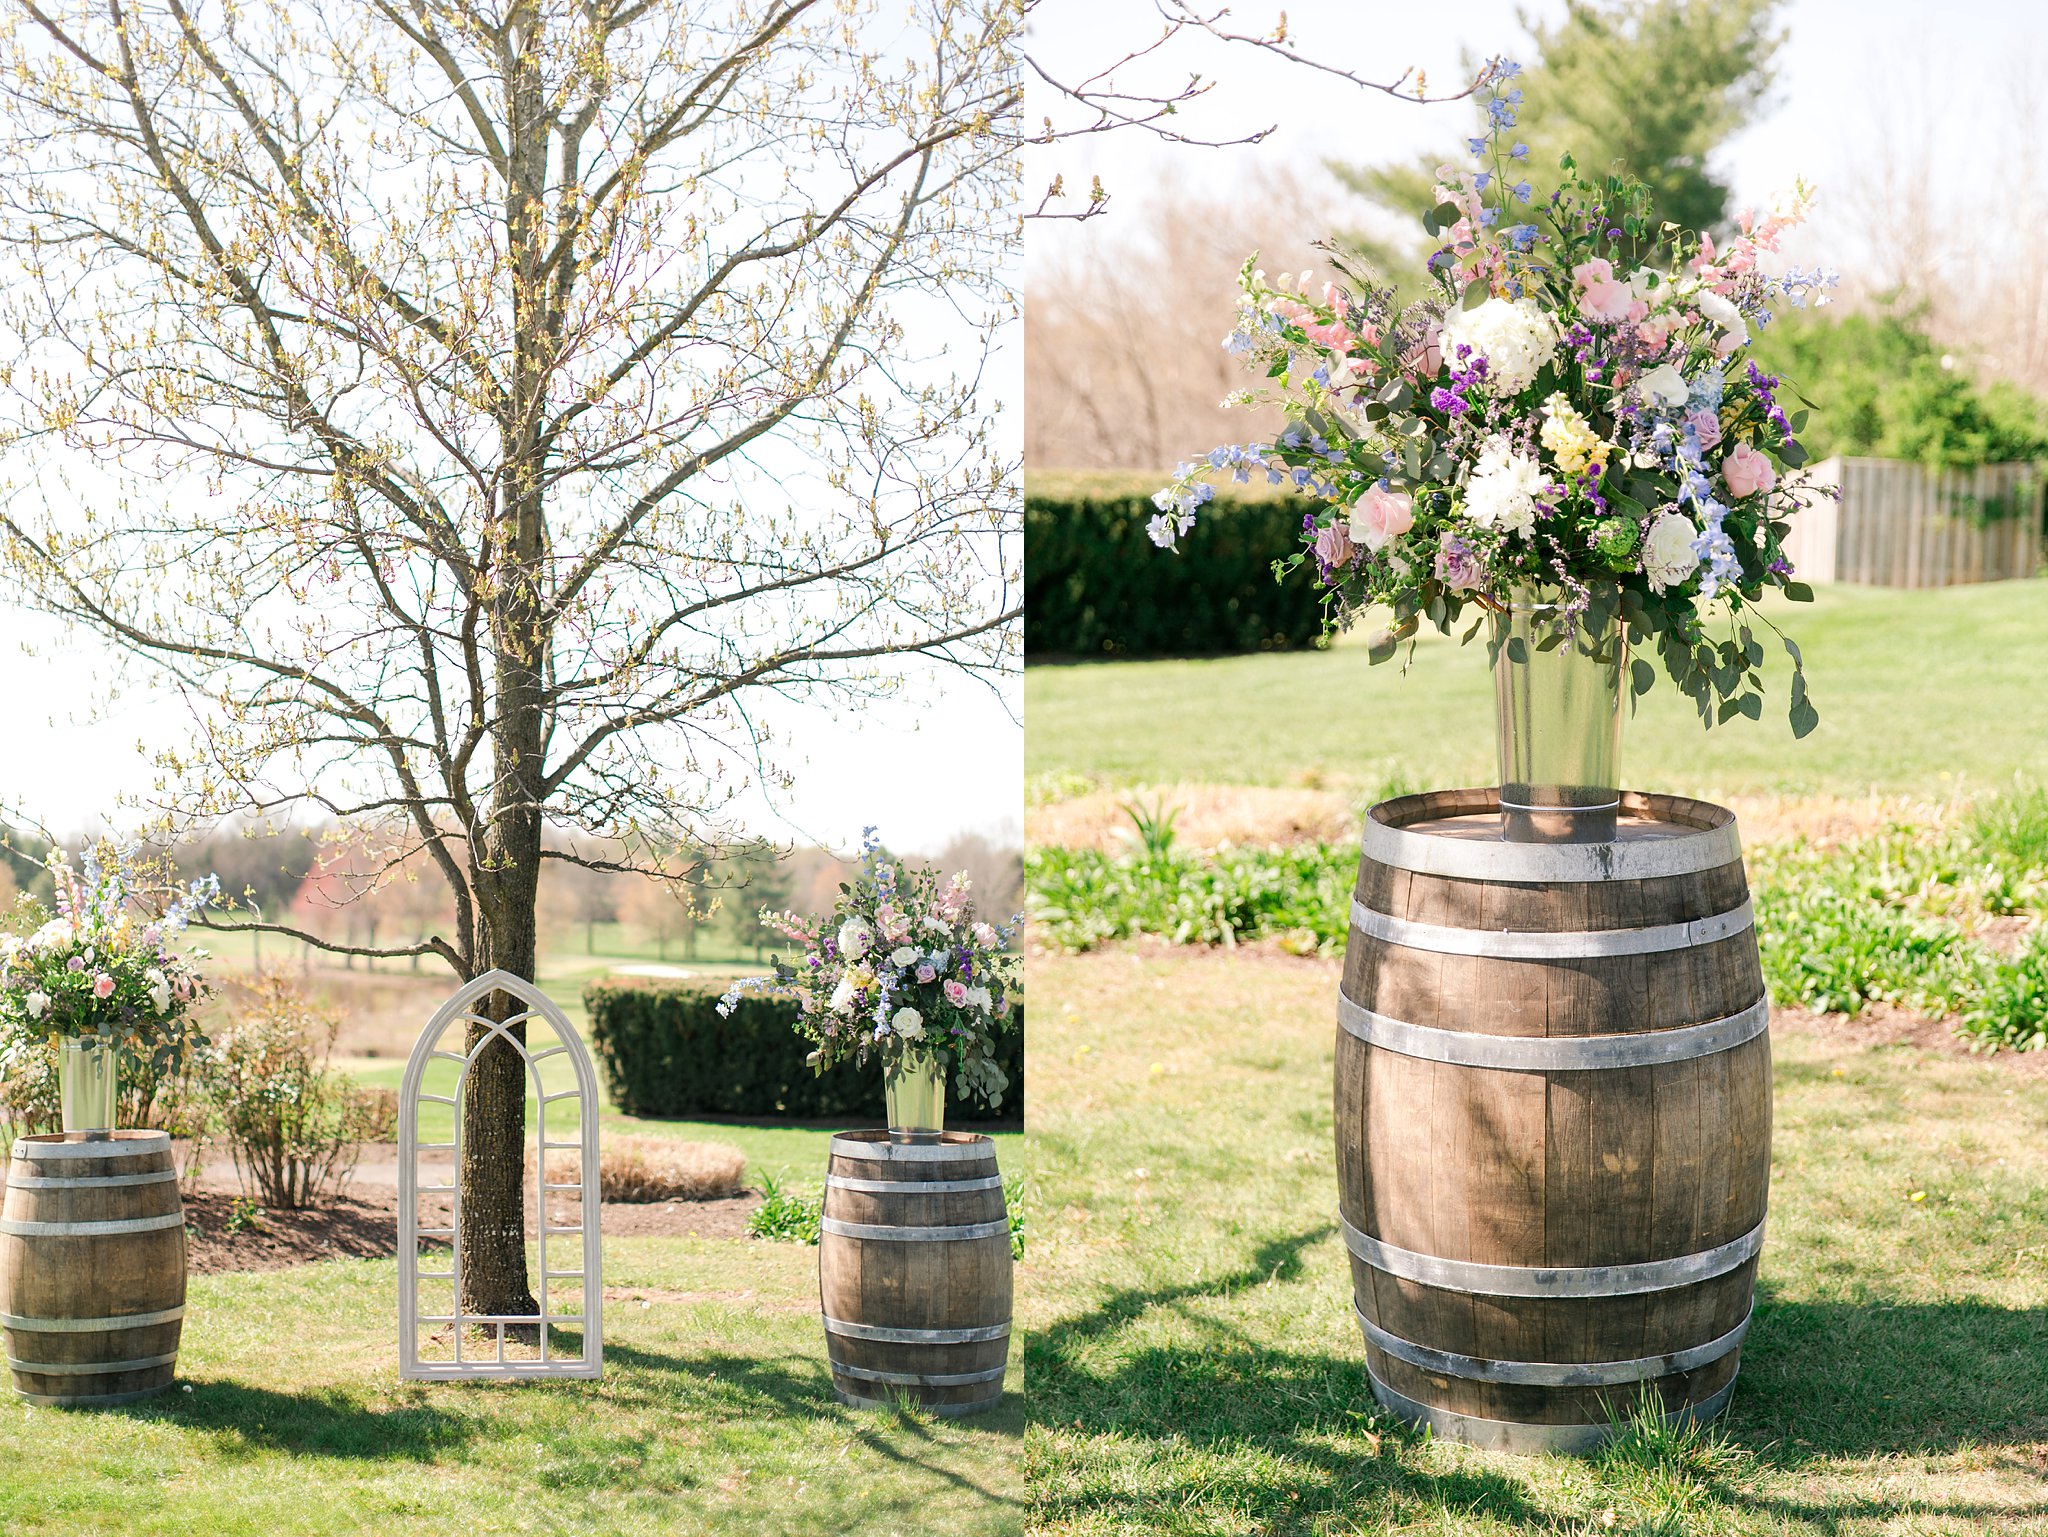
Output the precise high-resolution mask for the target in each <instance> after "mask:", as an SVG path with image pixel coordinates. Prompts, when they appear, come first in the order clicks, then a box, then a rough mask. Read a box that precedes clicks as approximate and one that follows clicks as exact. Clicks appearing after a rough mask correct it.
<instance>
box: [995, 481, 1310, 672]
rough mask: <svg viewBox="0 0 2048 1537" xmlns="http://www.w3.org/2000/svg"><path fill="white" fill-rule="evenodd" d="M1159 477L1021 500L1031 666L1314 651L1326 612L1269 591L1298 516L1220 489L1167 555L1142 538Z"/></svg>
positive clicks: (1297, 532) (1059, 484)
mask: <svg viewBox="0 0 2048 1537" xmlns="http://www.w3.org/2000/svg"><path fill="white" fill-rule="evenodd" d="M1163 479H1164V477H1163V476H1162V477H1156V478H1153V479H1150V480H1148V481H1146V482H1144V483H1143V485H1142V488H1141V486H1140V484H1139V483H1138V482H1137V481H1135V480H1134V479H1133V478H1131V477H1128V476H1123V477H1108V476H1104V477H1087V476H1057V477H1037V478H1034V479H1033V480H1031V481H1029V482H1027V483H1026V485H1025V488H1024V540H1025V547H1026V548H1027V549H1028V550H1029V551H1030V559H1029V560H1028V562H1027V563H1026V565H1025V572H1024V650H1025V654H1026V655H1027V656H1028V657H1032V658H1035V659H1039V660H1044V659H1048V658H1100V657H1125V656H1199V655H1210V654H1215V653H1219V652H1237V651H1274V650H1281V649H1285V648H1290V647H1298V646H1308V645H1314V644H1315V643H1316V642H1317V641H1318V640H1319V639H1320V638H1321V635H1322V630H1323V619H1322V608H1321V606H1320V604H1319V603H1318V602H1317V600H1316V597H1315V594H1314V593H1312V592H1309V591H1308V590H1307V589H1306V587H1305V586H1295V585H1288V586H1284V587H1283V586H1282V585H1280V584H1279V583H1277V582H1275V581H1274V580H1273V566H1274V563H1275V562H1276V561H1283V560H1289V559H1291V558H1293V557H1294V555H1295V554H1296V552H1297V550H1298V549H1299V547H1300V544H1301V514H1302V511H1303V508H1304V506H1305V505H1306V504H1304V503H1300V502H1297V501H1295V500H1293V499H1291V498H1284V499H1283V498H1280V497H1274V496H1263V495H1250V496H1248V495H1244V494H1242V493H1243V492H1244V491H1245V490H1246V488H1243V487H1226V488H1225V489H1224V490H1223V491H1221V492H1219V493H1218V495H1217V497H1216V499H1215V500H1214V501H1213V502H1211V503H1210V504H1209V505H1208V506H1207V507H1205V508H1203V510H1202V516H1201V518H1200V520H1199V521H1198V522H1197V523H1196V525H1195V527H1194V529H1193V530H1192V531H1191V532H1190V533H1189V534H1188V535H1186V536H1185V537H1184V538H1183V539H1182V540H1181V543H1180V549H1179V551H1178V553H1177V554H1175V555H1170V556H1169V555H1164V554H1162V553H1161V552H1160V551H1159V550H1158V549H1157V548H1155V547H1154V545H1153V544H1152V541H1151V540H1150V539H1149V538H1148V537H1147V536H1146V533H1145V522H1146V519H1148V518H1149V517H1151V516H1152V513H1153V512H1154V510H1155V509H1154V508H1153V506H1152V503H1151V501H1150V499H1149V498H1150V494H1151V492H1152V491H1153V490H1155V489H1156V488H1157V487H1158V485H1159V484H1160V482H1161V480H1163Z"/></svg>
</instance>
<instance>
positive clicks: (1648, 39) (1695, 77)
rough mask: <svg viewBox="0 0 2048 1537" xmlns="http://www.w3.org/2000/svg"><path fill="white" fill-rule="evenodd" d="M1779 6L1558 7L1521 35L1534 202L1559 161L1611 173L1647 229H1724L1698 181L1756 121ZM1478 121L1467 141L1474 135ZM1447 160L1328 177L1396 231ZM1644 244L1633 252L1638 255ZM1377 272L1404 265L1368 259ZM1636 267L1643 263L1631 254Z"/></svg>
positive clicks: (1716, 204)
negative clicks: (1646, 198)
mask: <svg viewBox="0 0 2048 1537" xmlns="http://www.w3.org/2000/svg"><path fill="white" fill-rule="evenodd" d="M1779 4H1780V0H1611V3H1592V0H1570V3H1569V4H1568V5H1567V7H1566V10H1565V14H1564V16H1563V17H1562V18H1561V19H1560V20H1559V21H1558V22H1557V23H1556V24H1555V25H1536V26H1534V27H1532V28H1531V29H1530V30H1531V32H1532V33H1533V35H1534V38H1535V42H1536V50H1535V52H1536V57H1535V59H1534V61H1533V62H1528V63H1527V65H1526V67H1525V68H1524V70H1523V72H1522V73H1521V75H1519V76H1518V77H1517V78H1516V80H1515V81H1514V84H1516V85H1519V86H1520V87H1521V88H1522V91H1523V96H1524V101H1523V104H1522V108H1521V114H1520V122H1519V124H1518V126H1517V129H1516V135H1515V136H1516V137H1517V138H1519V139H1521V140H1522V141H1524V142H1526V143H1527V144H1528V145H1529V147H1530V154H1529V158H1528V161H1527V175H1528V179H1529V181H1530V183H1531V184H1532V185H1533V187H1534V189H1535V196H1536V199H1537V200H1538V201H1540V200H1541V199H1543V198H1545V197H1548V196H1549V194H1550V192H1551V191H1552V190H1553V189H1554V187H1555V184H1556V170H1557V166H1558V161H1559V158H1560V157H1561V156H1562V155H1564V154H1565V153H1567V152H1569V153H1570V154H1571V155H1572V156H1573V158H1574V159H1575V160H1576V161H1577V162H1578V164H1579V165H1581V166H1583V167H1585V168H1586V170H1587V171H1588V172H1589V173H1591V174H1593V175H1602V174H1605V173H1606V172H1607V171H1609V170H1611V169H1614V168H1615V167H1617V166H1618V167H1621V168H1623V169H1625V170H1627V171H1628V172H1630V173H1631V174H1633V175H1634V176H1635V177H1637V178H1638V179H1639V180H1641V181H1642V182H1643V183H1644V184H1645V185H1646V186H1647V187H1648V188H1649V190H1650V194H1651V207H1652V209H1653V215H1654V217H1653V223H1652V226H1651V227H1652V228H1653V229H1654V228H1655V225H1656V222H1659V221H1665V220H1668V221H1670V222H1671V223H1674V224H1676V225H1678V226H1679V227H1681V228H1683V229H1698V230H1707V229H1714V228H1717V227H1719V226H1721V225H1723V224H1724V223H1725V222H1726V220H1727V218H1728V213H1729V208H1728V196H1729V190H1728V186H1727V184H1726V183H1725V182H1723V181H1722V180H1721V179H1720V178H1719V177H1717V176H1715V175H1714V174H1713V173H1712V172H1711V171H1710V170H1709V169H1708V161H1709V160H1710V159H1711V157H1712V156H1713V153H1714V151H1715V150H1716V149H1717V148H1719V147H1720V146H1721V145H1722V144H1724V143H1725V142H1726V141H1727V140H1728V139H1729V138H1731V137H1733V136H1734V135H1735V134H1736V133H1738V132H1740V131H1741V130H1742V129H1743V128H1744V127H1746V126H1747V125H1748V124H1749V123H1750V122H1751V121H1752V120H1753V119H1754V118H1755V117H1756V115H1757V113H1758V111H1759V109H1760V108H1761V107H1762V106H1763V104H1764V101H1765V97H1766V95H1767V93H1768V92H1769V89H1770V86H1771V80H1772V61H1773V60H1774V58H1775V57H1776V55H1777V51H1778V48H1779V46H1780V45H1781V44H1782V43H1783V42H1784V38H1785V34H1784V33H1783V32H1782V31H1780V30H1776V29H1775V28H1774V26H1773V23H1774V21H1775V18H1776V13H1777V11H1778V9H1779ZM1483 131H1484V126H1483V120H1482V124H1481V126H1480V127H1478V128H1475V129H1474V132H1475V133H1478V132H1483ZM1463 158H1464V157H1463V156H1462V155H1460V154H1457V153H1455V152H1453V153H1451V154H1449V155H1431V156H1428V157H1426V158H1424V159H1421V160H1418V161H1415V162H1412V163H1408V164H1402V165H1392V166H1382V167H1347V166H1341V165H1340V166H1333V167H1332V169H1333V170H1334V171H1335V172H1336V174H1337V176H1338V178H1339V179H1340V180H1341V181H1343V182H1344V183H1345V185H1347V186H1348V187H1350V188H1351V189H1352V190H1353V191H1355V192H1358V193H1360V194H1362V195H1364V196H1365V197H1368V198H1370V199H1372V200H1373V201H1374V202H1376V203H1379V204H1381V205H1383V206H1385V207H1387V208H1389V209H1391V210H1393V211H1394V212H1395V213H1397V214H1398V215H1399V217H1400V218H1401V219H1402V220H1403V221H1404V225H1405V221H1406V220H1408V219H1409V218H1410V217H1411V216H1412V211H1413V210H1414V209H1417V208H1426V207H1428V206H1429V204H1430V202H1431V197H1430V189H1431V188H1432V187H1433V186H1434V185H1435V182H1436V167H1437V165H1438V164H1439V163H1441V162H1442V161H1444V160H1445V159H1451V160H1453V161H1460V162H1461V161H1462V160H1463ZM1653 243H1654V242H1651V241H1646V242H1639V243H1638V244H1639V247H1643V248H1646V247H1647V246H1648V245H1650V244H1653ZM1376 254H1377V255H1378V256H1379V257H1380V260H1381V264H1382V265H1383V266H1384V267H1385V268H1386V269H1387V270H1389V271H1394V270H1404V269H1405V268H1406V266H1407V265H1408V263H1407V262H1406V260H1405V259H1403V258H1404V257H1405V256H1406V255H1407V254H1408V253H1407V251H1406V250H1405V249H1404V250H1403V251H1400V252H1394V251H1381V252H1378V253H1376ZM1631 254H1634V255H1640V254H1642V250H1641V249H1639V250H1638V251H1637V252H1634V253H1631Z"/></svg>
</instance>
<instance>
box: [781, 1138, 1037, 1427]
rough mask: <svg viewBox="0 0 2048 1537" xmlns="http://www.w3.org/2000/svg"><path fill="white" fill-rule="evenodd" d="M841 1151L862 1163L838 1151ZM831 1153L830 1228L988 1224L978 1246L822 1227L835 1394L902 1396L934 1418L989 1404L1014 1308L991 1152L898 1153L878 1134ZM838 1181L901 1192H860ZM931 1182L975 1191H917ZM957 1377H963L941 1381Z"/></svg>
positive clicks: (988, 1148) (982, 1144)
mask: <svg viewBox="0 0 2048 1537" xmlns="http://www.w3.org/2000/svg"><path fill="white" fill-rule="evenodd" d="M842 1144H845V1145H846V1146H848V1147H850V1148H852V1149H854V1150H856V1151H857V1152H859V1153H860V1154H862V1155H863V1156H852V1155H851V1154H850V1153H847V1152H842V1151H841V1145H842ZM833 1146H834V1151H833V1153H832V1156H831V1159H830V1164H829V1171H828V1173H829V1177H828V1180H827V1184H826V1190H825V1204H824V1215H825V1217H826V1218H827V1219H828V1221H830V1222H838V1223H854V1224H861V1225H874V1226H883V1227H897V1228H916V1229H936V1230H941V1231H943V1230H947V1229H959V1228H971V1227H975V1226H996V1227H997V1230H996V1231H993V1232H991V1233H989V1234H988V1235H987V1236H985V1237H978V1238H944V1239H940V1238H931V1237H922V1238H913V1237H909V1236H902V1237H894V1236H874V1237H859V1236H852V1235H849V1234H846V1233H835V1232H833V1231H831V1230H830V1228H828V1229H827V1230H826V1231H825V1232H824V1233H823V1234H822V1235H821V1236H820V1240H819V1247H818V1278H819V1293H820V1298H821V1300H822V1303H823V1308H824V1313H825V1317H826V1320H827V1323H826V1336H825V1338H826V1354H827V1356H828V1358H829V1360H830V1362H831V1365H832V1371H833V1386H834V1388H835V1390H836V1391H837V1393H838V1394H839V1396H840V1398H841V1399H842V1401H845V1402H849V1403H855V1404H873V1403H885V1402H893V1401H894V1399H895V1398H896V1396H897V1395H898V1394H899V1393H903V1394H907V1395H909V1396H910V1397H911V1398H912V1399H913V1400H915V1401H916V1402H918V1403H919V1404H921V1405H923V1406H924V1407H926V1408H927V1409H929V1410H931V1411H932V1412H934V1413H939V1414H950V1415H958V1414H972V1413H976V1412H979V1411H981V1410H983V1409H987V1408H989V1407H991V1406H992V1405H993V1404H994V1403H995V1402H996V1401H997V1399H999V1398H1000V1397H1001V1395H1002V1377H1003V1372H1004V1369H1005V1366H1006V1363H1007V1361H1008V1358H1009V1324H1010V1318H1011V1311H1012V1300H1013V1299H1012V1265H1011V1259H1010V1240H1009V1226H1008V1215H1007V1208H1006V1206H1005V1204H1004V1200H1003V1191H1002V1185H1001V1177H1000V1174H999V1173H998V1171H997V1168H996V1161H995V1150H994V1146H993V1144H991V1143H990V1142H989V1140H988V1139H987V1138H986V1137H970V1136H965V1135H961V1134H957V1133H956V1134H950V1135H949V1136H948V1138H947V1139H946V1141H945V1142H943V1143H940V1144H937V1145H925V1146H920V1147H915V1148H911V1149H902V1150H899V1149H897V1148H895V1147H894V1146H892V1145H891V1144H890V1143H889V1142H888V1140H887V1133H886V1132H871V1133H853V1134H844V1135H842V1136H840V1137H835V1138H834V1139H833ZM875 1155H880V1156H875ZM906 1155H907V1156H906ZM843 1181H855V1182H858V1183H859V1184H861V1185H884V1186H888V1185H901V1186H904V1187H906V1188H904V1189H901V1190H890V1189H882V1190H875V1189H860V1188H852V1187H850V1186H848V1185H846V1184H844V1183H842V1182H843ZM939 1182H944V1183H948V1184H954V1183H965V1184H968V1185H970V1186H977V1187H980V1188H969V1189H964V1190H946V1191H930V1190H923V1189H919V1188H917V1187H919V1186H924V1185H929V1184H933V1183H939ZM835 1323H837V1324H839V1325H852V1326H854V1329H855V1330H862V1329H865V1330H874V1331H881V1332H884V1333H890V1332H894V1333H902V1334H910V1335H913V1336H914V1335H915V1334H916V1333H921V1332H925V1331H943V1332H945V1333H949V1334H955V1335H960V1334H967V1335H978V1336H985V1337H977V1338H955V1339H950V1340H942V1341H925V1340H919V1339H916V1338H914V1337H912V1338H865V1337H862V1336H861V1334H859V1333H858V1332H847V1331H846V1330H844V1329H843V1328H835V1327H834V1325H835ZM959 1378H965V1379H968V1380H964V1381H959V1380H947V1379H959ZM934 1379H936V1380H934Z"/></svg>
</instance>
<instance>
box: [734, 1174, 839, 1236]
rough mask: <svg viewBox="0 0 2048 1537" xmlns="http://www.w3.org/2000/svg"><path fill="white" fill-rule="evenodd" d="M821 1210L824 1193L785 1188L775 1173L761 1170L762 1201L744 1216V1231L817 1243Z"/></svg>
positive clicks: (820, 1224)
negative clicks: (762, 1172)
mask: <svg viewBox="0 0 2048 1537" xmlns="http://www.w3.org/2000/svg"><path fill="white" fill-rule="evenodd" d="M824 1213H825V1200H824V1197H822V1196H812V1195H805V1194H804V1193H803V1192H802V1191H800V1190H791V1189H788V1188H787V1187H785V1186H784V1185H783V1184H782V1182H781V1181H780V1180H778V1179H776V1177H775V1176H774V1175H772V1174H765V1173H764V1174H763V1175H762V1176H761V1204H760V1205H759V1206H756V1207H755V1208H754V1209H753V1211H752V1212H751V1213H750V1214H749V1215H748V1217H747V1233H748V1235H749V1236H751V1237H754V1238H767V1239H772V1240H774V1241H776V1242H779V1243H816V1242H817V1241H818V1234H819V1233H820V1232H821V1231H822V1230H823V1229H822V1224H823V1222H824V1220H825V1216H824Z"/></svg>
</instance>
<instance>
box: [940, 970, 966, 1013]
mask: <svg viewBox="0 0 2048 1537" xmlns="http://www.w3.org/2000/svg"><path fill="white" fill-rule="evenodd" d="M945 993H946V1002H948V1003H950V1004H952V1005H953V1007H954V1008H956V1009H959V1008H965V1007H966V1006H967V984H966V983H965V982H962V981H961V980H960V979H959V978H957V977H949V978H948V979H947V981H946V987H945Z"/></svg>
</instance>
